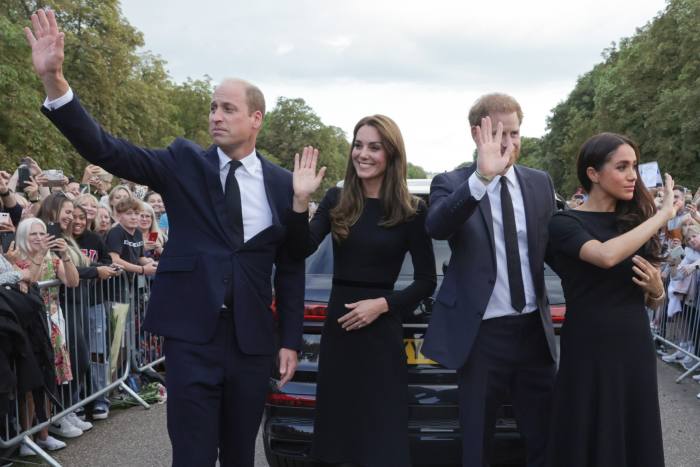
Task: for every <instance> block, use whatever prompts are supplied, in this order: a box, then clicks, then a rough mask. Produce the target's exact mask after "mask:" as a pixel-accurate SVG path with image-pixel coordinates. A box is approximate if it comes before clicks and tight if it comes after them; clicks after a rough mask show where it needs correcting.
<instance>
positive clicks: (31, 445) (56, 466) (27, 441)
mask: <svg viewBox="0 0 700 467" xmlns="http://www.w3.org/2000/svg"><path fill="white" fill-rule="evenodd" d="M22 443H24V444H26V445H27V446H29V448H30V449H31V450H32V451H34V452H35V453H36V455H37V456H39V457H41V458H42V459H43V460H44V461H45V462H46V463H47V464H49V465H50V466H51V467H61V464H59V463H58V462H56V461H55V460H54V458H53V457H51V456H49V455H48V454H46V451H44V450H43V449H41V448H40V447H39V445H38V444H36V443H35V442H34V440H33V439H32V438H30V437H29V436H25V437H24V438H23V439H22Z"/></svg>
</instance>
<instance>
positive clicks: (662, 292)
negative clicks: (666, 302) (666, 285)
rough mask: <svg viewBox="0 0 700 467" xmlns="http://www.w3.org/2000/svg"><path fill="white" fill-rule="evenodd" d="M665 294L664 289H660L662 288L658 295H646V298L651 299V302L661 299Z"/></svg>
mask: <svg viewBox="0 0 700 467" xmlns="http://www.w3.org/2000/svg"><path fill="white" fill-rule="evenodd" d="M665 296H666V291H665V290H663V289H662V290H661V293H660V294H659V296H658V297H648V298H649V300H651V301H652V302H658V301H659V300H661V299H662V298H664V297H665Z"/></svg>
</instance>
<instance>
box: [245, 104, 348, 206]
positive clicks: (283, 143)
mask: <svg viewBox="0 0 700 467" xmlns="http://www.w3.org/2000/svg"><path fill="white" fill-rule="evenodd" d="M257 145H258V148H259V149H260V150H262V151H263V152H264V153H265V154H268V155H272V156H273V157H274V158H275V160H276V161H278V162H279V164H280V165H282V166H283V167H286V168H287V169H290V170H291V169H293V167H294V155H295V154H297V153H300V152H301V150H302V148H303V147H304V146H309V145H311V146H314V147H316V148H318V150H319V154H320V156H319V164H320V165H324V166H326V167H327V170H326V176H325V178H324V181H323V184H322V186H321V189H319V191H318V192H317V193H316V197H317V198H318V197H320V196H323V192H324V191H325V189H327V188H328V187H330V186H334V185H335V184H336V183H337V182H338V180H342V179H343V178H344V176H345V167H346V164H347V155H348V153H349V151H350V144H349V143H348V141H347V139H346V136H345V133H344V132H343V131H342V130H341V129H340V128H337V127H334V126H327V125H325V124H323V122H322V121H321V119H320V117H319V116H318V115H316V113H315V112H314V111H313V109H312V108H311V107H309V106H308V105H307V104H306V102H305V101H304V99H299V98H297V99H290V98H286V97H280V98H279V99H278V100H277V104H276V105H275V108H274V109H272V110H271V111H269V112H268V113H267V115H266V116H265V120H264V123H263V128H262V131H261V132H260V134H259V135H258V141H257Z"/></svg>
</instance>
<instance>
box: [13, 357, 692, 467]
mask: <svg viewBox="0 0 700 467" xmlns="http://www.w3.org/2000/svg"><path fill="white" fill-rule="evenodd" d="M679 374H680V373H679V371H678V370H677V369H676V368H674V367H670V366H669V365H666V364H663V363H659V364H658V377H659V401H660V404H661V416H662V425H663V434H664V447H665V454H666V465H667V466H668V467H700V442H699V440H700V400H698V399H696V397H695V396H696V394H697V393H698V392H700V385H699V384H697V383H695V382H693V381H692V380H690V379H687V380H685V381H683V382H682V383H681V384H675V383H674V380H675V378H676V377H677V376H678V375H679ZM55 458H56V460H58V461H59V462H60V463H61V464H62V465H63V466H65V467H113V466H130V467H139V466H144V467H161V466H162V467H167V466H169V465H170V449H169V444H168V438H167V434H166V432H165V407H164V406H162V405H161V406H154V407H153V408H152V409H151V410H143V409H141V408H138V407H135V408H132V409H129V410H120V411H115V412H113V413H112V416H111V417H110V418H109V419H108V420H105V421H102V422H98V423H97V426H96V427H95V428H94V429H93V430H91V431H90V432H88V433H86V434H85V435H84V436H82V437H80V438H78V439H75V440H72V441H70V444H69V446H68V448H67V449H64V450H63V451H60V452H58V453H56V456H55ZM37 459H38V458H30V460H31V461H32V462H31V463H17V464H16V465H18V466H19V465H23V466H29V465H31V466H36V465H43V464H37ZM255 466H256V467H265V466H267V462H265V454H264V452H263V449H262V443H261V441H260V437H258V444H257V449H256V461H255Z"/></svg>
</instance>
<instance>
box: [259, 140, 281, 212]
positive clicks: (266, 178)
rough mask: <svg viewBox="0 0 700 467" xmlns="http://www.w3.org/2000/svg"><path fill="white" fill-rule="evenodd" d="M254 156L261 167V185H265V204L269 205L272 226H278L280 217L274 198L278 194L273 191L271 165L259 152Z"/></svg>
mask: <svg viewBox="0 0 700 467" xmlns="http://www.w3.org/2000/svg"><path fill="white" fill-rule="evenodd" d="M256 155H257V157H258V160H260V164H261V165H262V172H263V183H264V184H265V194H266V195H267V204H269V205H270V212H271V213H272V225H277V224H280V217H279V212H278V208H277V202H276V201H277V200H276V198H275V194H276V193H278V192H276V191H275V188H276V186H275V181H276V180H275V174H274V172H273V167H272V164H271V163H270V162H268V161H267V160H266V159H265V158H264V157H262V156H261V155H260V153H259V152H257V151H256ZM277 188H279V186H277Z"/></svg>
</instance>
